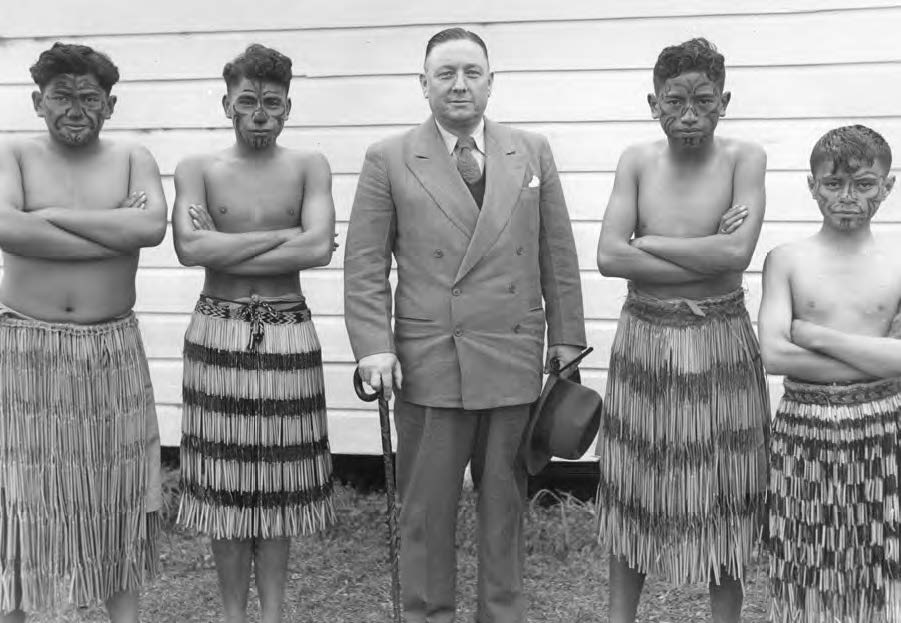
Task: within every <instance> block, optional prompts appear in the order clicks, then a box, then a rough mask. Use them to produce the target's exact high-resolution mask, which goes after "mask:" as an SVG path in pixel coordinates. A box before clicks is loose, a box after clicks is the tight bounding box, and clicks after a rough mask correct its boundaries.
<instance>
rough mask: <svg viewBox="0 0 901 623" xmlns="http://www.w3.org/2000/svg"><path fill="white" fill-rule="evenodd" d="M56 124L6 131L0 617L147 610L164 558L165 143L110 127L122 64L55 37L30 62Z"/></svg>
mask: <svg viewBox="0 0 901 623" xmlns="http://www.w3.org/2000/svg"><path fill="white" fill-rule="evenodd" d="M31 75H32V77H33V78H34V81H35V83H36V84H37V85H38V87H39V90H38V91H35V92H34V94H33V96H32V98H33V101H34V109H35V111H36V112H37V115H38V116H39V117H42V118H43V119H44V121H45V122H46V124H47V134H44V135H42V136H39V137H35V138H28V139H22V140H17V141H13V142H10V143H7V144H4V145H2V146H0V247H2V249H3V263H4V265H3V280H2V283H0V621H2V622H3V623H11V622H13V621H23V620H24V619H25V612H26V611H31V610H40V609H45V608H50V607H53V605H54V602H55V599H56V594H55V593H56V592H57V589H58V587H59V586H60V580H61V579H62V578H68V579H69V599H70V600H71V601H73V602H74V603H76V604H88V603H90V602H96V601H105V602H106V606H107V610H108V612H109V615H110V619H111V620H112V621H115V622H118V621H122V622H124V621H137V620H138V598H137V590H138V589H139V587H140V586H141V584H142V583H143V582H144V580H145V578H146V577H147V576H148V574H152V573H153V572H154V571H155V567H156V557H155V555H154V551H155V536H156V533H157V531H158V529H159V524H158V518H157V513H156V511H157V510H158V508H159V502H160V500H159V434H158V431H157V422H156V413H155V410H154V400H153V390H152V388H151V385H150V376H149V372H148V368H147V361H146V359H145V356H144V350H143V346H142V344H141V336H140V333H139V331H138V326H137V321H136V319H135V316H134V314H133V313H132V311H131V309H132V306H133V305H134V302H135V272H136V270H137V267H138V253H139V250H140V249H141V248H142V247H150V246H154V245H157V244H159V243H160V241H161V240H162V238H163V235H164V233H165V230H166V202H165V198H164V196H163V190H162V186H161V184H160V177H159V169H158V168H157V165H156V162H155V161H154V159H153V156H151V155H150V153H149V152H148V151H147V150H146V149H144V148H143V147H139V146H137V145H133V144H126V143H120V142H110V141H109V140H107V139H101V138H100V130H101V128H102V127H103V124H104V122H105V121H106V120H107V119H109V118H110V115H112V113H113V108H114V106H115V103H116V97H115V96H114V95H111V94H110V90H111V89H112V87H113V85H114V84H115V83H116V82H117V81H118V79H119V72H118V70H117V69H116V66H115V65H113V63H112V62H111V61H110V59H109V58H108V57H106V56H105V55H103V54H100V53H98V52H96V51H94V50H92V49H91V48H89V47H86V46H82V45H65V44H60V43H57V44H54V45H53V47H52V48H51V49H49V50H46V51H44V52H43V53H42V54H41V55H40V57H39V58H38V61H37V63H35V65H34V66H33V67H32V68H31Z"/></svg>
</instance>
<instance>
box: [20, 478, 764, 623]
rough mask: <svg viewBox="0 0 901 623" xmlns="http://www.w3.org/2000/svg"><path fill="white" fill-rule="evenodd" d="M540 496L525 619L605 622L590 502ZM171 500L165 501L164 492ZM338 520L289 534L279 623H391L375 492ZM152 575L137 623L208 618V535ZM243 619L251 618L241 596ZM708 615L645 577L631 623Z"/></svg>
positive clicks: (469, 555)
mask: <svg viewBox="0 0 901 623" xmlns="http://www.w3.org/2000/svg"><path fill="white" fill-rule="evenodd" d="M548 495H553V494H549V493H547V492H540V493H539V494H538V495H537V498H539V499H538V500H536V499H533V501H532V504H531V506H530V511H529V514H528V516H527V532H526V542H527V548H528V552H527V562H526V577H525V584H526V591H527V594H528V595H529V597H530V607H529V620H530V621H532V622H533V623H545V622H546V623H558V622H559V623H602V622H603V623H606V621H607V561H606V558H605V557H604V556H603V554H602V553H601V551H600V549H599V548H598V547H597V546H596V545H595V540H594V534H593V525H594V516H593V510H592V508H591V506H590V505H586V504H584V503H582V502H579V501H578V500H576V499H574V498H571V497H566V496H565V497H563V498H561V499H560V500H559V503H556V504H552V505H548V504H544V503H539V502H542V501H543V502H547V501H549V500H548V497H547V496H548ZM170 499H171V498H170ZM473 502H474V500H473V496H472V494H471V493H470V494H467V495H466V496H465V498H464V500H463V503H462V504H461V508H460V516H459V524H458V526H459V527H458V531H457V532H458V551H459V557H458V567H459V574H458V582H457V584H458V604H459V615H458V620H459V621H461V622H466V623H469V622H470V621H472V620H473V616H474V614H473V608H474V600H475V578H476V557H475V540H474V535H475V512H474V504H473ZM336 505H337V510H338V516H339V522H338V525H337V526H335V527H334V528H332V529H330V530H329V531H327V532H326V533H324V534H322V535H320V536H316V537H313V538H307V539H300V540H297V541H296V542H295V544H294V547H293V549H292V555H291V561H290V563H289V587H288V599H287V603H286V605H285V617H284V620H285V621H286V623H312V622H314V621H315V622H320V621H327V622H329V623H387V622H389V621H391V604H390V571H389V568H388V566H387V564H386V562H385V561H386V559H387V547H386V545H385V539H384V534H385V527H384V525H385V524H384V514H383V513H384V496H383V495H380V494H378V493H372V494H361V493H357V492H356V491H354V490H353V489H349V488H343V487H339V488H338V490H337V492H336ZM161 557H162V575H161V577H160V578H158V579H157V580H156V581H154V582H153V583H152V584H150V585H149V586H148V587H147V588H146V590H145V591H144V593H143V596H142V620H143V621H144V623H214V622H216V623H218V622H219V621H221V620H222V619H221V613H220V610H219V597H218V587H217V585H216V572H215V569H214V567H213V561H212V558H211V555H210V550H209V544H208V541H207V540H206V539H205V538H203V537H197V536H194V535H191V534H187V533H185V532H183V531H180V530H177V529H169V530H168V531H167V532H166V534H165V536H164V538H163V541H162V543H161ZM748 575H749V579H748V580H747V583H746V591H745V592H746V595H745V607H744V612H743V617H742V621H744V622H745V623H764V622H765V621H766V620H767V619H766V616H765V612H766V585H765V572H764V570H763V569H762V567H761V566H760V565H757V567H756V568H752V569H750V570H749V574H748ZM250 601H251V609H250V610H251V619H250V620H251V621H257V620H258V613H259V611H258V608H257V605H256V596H255V594H254V593H253V592H251V596H250ZM106 620H107V619H106V617H105V614H104V612H103V610H102V609H101V608H90V609H85V610H73V609H68V610H62V611H60V612H56V613H52V614H47V615H43V616H36V617H33V618H30V619H29V621H34V622H36V623H51V622H52V623H100V622H104V621H106ZM709 620H710V614H709V605H708V598H707V588H706V586H704V585H690V586H685V587H674V586H670V585H668V584H665V583H663V582H660V581H659V580H656V579H654V578H649V579H648V584H647V586H646V588H645V593H644V596H643V598H642V602H641V606H640V610H639V621H643V622H648V623H650V622H653V623H701V622H704V621H709Z"/></svg>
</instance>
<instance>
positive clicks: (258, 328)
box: [174, 45, 335, 623]
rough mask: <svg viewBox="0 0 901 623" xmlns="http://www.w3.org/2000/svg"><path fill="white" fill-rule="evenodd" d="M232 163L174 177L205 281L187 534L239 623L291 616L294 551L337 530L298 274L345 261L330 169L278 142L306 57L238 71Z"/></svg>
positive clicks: (191, 369) (316, 354) (188, 414)
mask: <svg viewBox="0 0 901 623" xmlns="http://www.w3.org/2000/svg"><path fill="white" fill-rule="evenodd" d="M223 77H224V78H225V82H226V85H227V89H228V92H227V94H226V95H225V96H224V97H223V99H222V105H223V107H224V109H225V114H226V116H227V117H228V118H229V119H231V120H232V123H233V125H234V128H235V138H236V141H235V144H234V145H233V146H232V147H229V148H228V149H226V150H224V151H221V152H217V153H213V154H208V155H203V156H196V157H191V158H187V159H185V160H184V161H182V162H181V163H180V164H179V165H178V168H177V169H176V171H175V186H176V199H175V216H174V227H175V245H176V250H177V251H178V256H179V258H180V259H181V261H182V263H183V264H185V265H187V266H196V265H199V266H203V267H205V268H206V279H205V281H204V285H203V292H202V293H201V295H200V300H199V301H198V303H197V306H196V307H195V310H194V315H193V317H192V319H191V324H190V326H189V327H188V331H187V334H186V335H185V352H184V388H183V399H184V417H183V420H182V444H181V466H182V480H183V485H184V492H183V497H182V502H181V509H180V511H179V521H180V522H181V523H182V524H184V525H187V526H190V527H193V528H196V529H198V530H200V531H202V532H204V533H207V534H209V535H210V536H211V537H212V539H213V543H212V545H213V555H214V557H215V561H216V569H217V570H218V573H219V585H220V588H221V592H222V600H223V604H224V609H225V614H226V620H227V621H228V622H229V623H238V622H243V621H246V614H245V611H246V607H247V591H248V586H249V583H250V570H251V566H253V567H254V568H255V577H256V583H257V588H258V592H259V595H260V601H261V605H262V621H263V622H264V623H274V622H275V621H279V620H280V618H281V607H282V602H283V601H284V587H285V576H286V573H287V561H288V549H289V546H290V537H293V536H298V535H301V534H309V533H311V532H314V531H316V530H320V529H322V528H324V527H325V526H327V525H329V524H330V523H331V522H332V521H333V518H334V510H333V507H332V502H331V472H332V466H331V455H330V453H329V445H328V436H327V430H326V410H325V395H324V389H323V379H322V356H321V351H320V348H319V341H318V339H317V337H316V331H315V329H314V327H313V322H312V320H311V318H310V310H309V309H308V308H307V305H306V302H305V300H304V296H303V294H302V292H301V288H300V278H299V271H301V270H304V269H307V268H313V267H315V266H325V265H326V264H328V263H329V261H330V260H331V257H332V251H333V250H334V245H333V240H334V230H335V209H334V205H333V203H332V196H331V171H330V170H329V165H328V162H327V161H326V159H325V158H324V157H323V156H322V155H321V154H319V153H317V152H313V151H295V150H290V149H285V148H283V147H280V146H279V145H277V144H276V138H277V137H278V135H279V134H280V133H281V131H282V129H283V128H284V125H285V121H286V120H287V118H288V113H290V111H291V100H290V99H289V98H288V87H289V85H290V81H291V59H289V58H288V57H286V56H284V55H282V54H280V53H279V52H277V51H276V50H273V49H270V48H266V47H263V46H261V45H251V46H250V47H248V48H247V50H246V51H245V52H244V53H243V54H242V55H240V56H239V57H238V58H236V59H235V60H234V61H233V62H231V63H228V64H227V65H226V66H225V69H224V70H223Z"/></svg>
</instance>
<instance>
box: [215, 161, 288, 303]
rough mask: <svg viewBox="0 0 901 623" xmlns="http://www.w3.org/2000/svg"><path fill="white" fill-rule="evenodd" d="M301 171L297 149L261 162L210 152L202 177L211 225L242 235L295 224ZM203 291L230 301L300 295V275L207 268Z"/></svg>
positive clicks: (223, 230) (220, 229)
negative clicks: (224, 271)
mask: <svg viewBox="0 0 901 623" xmlns="http://www.w3.org/2000/svg"><path fill="white" fill-rule="evenodd" d="M305 170H306V169H305V167H304V163H303V155H302V154H301V153H299V152H296V151H292V150H287V149H282V148H278V149H276V151H275V152H274V154H273V155H272V157H271V158H266V159H265V160H264V159H252V158H241V157H239V156H237V155H236V154H235V153H234V151H233V150H227V151H225V152H222V153H219V154H215V155H213V156H210V157H209V158H208V159H207V160H206V161H205V162H204V165H203V181H204V187H205V189H206V207H207V210H208V211H209V213H210V216H211V217H212V218H213V221H214V222H215V224H216V229H218V230H219V231H221V232H226V233H243V232H251V231H263V230H274V229H287V228H291V227H297V226H299V225H300V210H301V205H302V204H303V189H304V177H305ZM203 293H204V294H207V295H210V296H215V297H219V298H224V299H230V300H235V299H238V298H242V297H249V296H251V295H254V294H256V295H259V296H282V295H287V294H301V288H300V276H299V274H298V273H297V272H293V273H288V274H283V275H265V276H245V275H234V274H228V273H223V272H219V271H216V270H214V269H211V268H207V269H206V278H205V280H204V284H203Z"/></svg>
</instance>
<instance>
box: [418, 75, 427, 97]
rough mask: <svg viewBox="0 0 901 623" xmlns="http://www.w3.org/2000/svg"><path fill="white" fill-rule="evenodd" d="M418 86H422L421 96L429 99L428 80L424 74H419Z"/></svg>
mask: <svg viewBox="0 0 901 623" xmlns="http://www.w3.org/2000/svg"><path fill="white" fill-rule="evenodd" d="M419 86H420V87H422V96H423V97H424V98H426V99H429V80H428V78H426V77H425V74H419Z"/></svg>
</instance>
